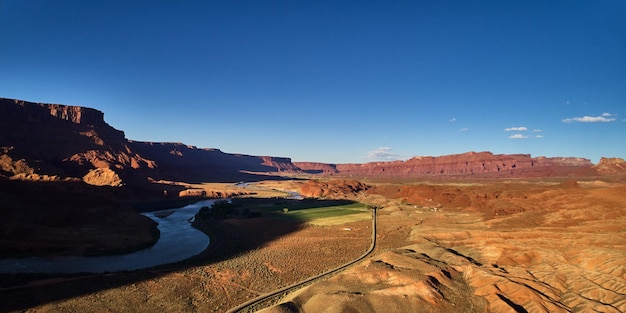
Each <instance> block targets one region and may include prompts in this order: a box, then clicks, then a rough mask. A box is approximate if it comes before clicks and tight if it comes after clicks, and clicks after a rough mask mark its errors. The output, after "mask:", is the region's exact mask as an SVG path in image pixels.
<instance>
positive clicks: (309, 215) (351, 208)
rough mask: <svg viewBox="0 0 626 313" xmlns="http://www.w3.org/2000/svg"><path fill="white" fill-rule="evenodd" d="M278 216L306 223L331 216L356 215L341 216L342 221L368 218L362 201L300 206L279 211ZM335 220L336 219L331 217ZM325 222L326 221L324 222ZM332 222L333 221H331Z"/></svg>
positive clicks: (329, 218) (327, 219) (328, 219)
mask: <svg viewBox="0 0 626 313" xmlns="http://www.w3.org/2000/svg"><path fill="white" fill-rule="evenodd" d="M279 212H280V213H279V214H280V216H283V217H285V218H289V219H294V220H297V221H300V222H304V223H308V222H314V221H320V222H321V221H322V220H326V221H330V220H331V218H337V217H347V215H358V216H352V217H348V218H342V219H341V220H342V221H350V220H362V219H364V218H369V216H370V214H369V211H368V210H367V208H366V206H365V204H363V203H351V204H346V205H337V206H329V207H321V208H302V209H296V210H289V211H287V213H284V212H282V211H279ZM332 220H337V219H332ZM324 224H326V223H324ZM333 224H334V223H333Z"/></svg>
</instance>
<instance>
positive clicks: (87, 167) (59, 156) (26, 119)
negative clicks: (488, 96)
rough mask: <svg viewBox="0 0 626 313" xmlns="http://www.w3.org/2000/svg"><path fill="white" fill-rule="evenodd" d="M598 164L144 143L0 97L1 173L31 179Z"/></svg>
mask: <svg viewBox="0 0 626 313" xmlns="http://www.w3.org/2000/svg"><path fill="white" fill-rule="evenodd" d="M601 163H602V164H599V165H598V166H594V164H592V163H591V161H590V160H588V159H584V158H573V157H566V158H561V157H557V158H546V157H535V158H533V157H531V156H530V155H528V154H493V153H491V152H468V153H463V154H455V155H444V156H437V157H433V156H420V157H414V158H411V159H409V160H406V161H389V162H369V163H362V164H327V163H317V162H292V161H291V159H290V158H286V157H272V156H252V155H244V154H231V153H224V152H222V151H220V150H219V149H210V148H204V149H203V148H197V147H195V146H189V145H185V144H183V143H160V142H141V141H133V140H128V139H126V137H125V135H124V132H123V131H120V130H117V129H115V128H113V127H111V126H110V125H109V124H107V123H106V122H105V121H104V113H102V112H100V111H98V110H95V109H91V108H85V107H79V106H68V105H60V104H42V103H33V102H28V101H23V100H15V99H5V98H0V177H2V176H4V177H7V178H8V177H13V178H19V179H30V180H61V179H82V180H84V181H86V182H88V183H90V184H97V185H107V184H108V185H121V184H122V181H134V182H139V181H143V182H145V181H148V180H151V181H154V180H169V181H185V182H210V181H224V182H228V181H238V180H247V179H251V177H252V176H251V175H250V173H263V174H268V173H277V172H278V173H289V174H313V175H320V176H327V175H333V176H355V177H359V176H383V177H387V176H388V177H427V178H428V177H544V176H550V177H555V176H574V175H578V176H590V175H599V174H613V173H617V172H622V171H625V169H626V166H625V165H624V164H623V163H624V162H623V160H622V159H619V158H611V159H606V160H605V161H604V162H601ZM96 170H97V171H96Z"/></svg>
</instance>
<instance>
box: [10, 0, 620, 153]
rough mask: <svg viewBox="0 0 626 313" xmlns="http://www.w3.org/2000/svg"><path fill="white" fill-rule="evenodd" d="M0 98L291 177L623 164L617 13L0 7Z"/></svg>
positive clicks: (14, 0) (510, 7) (294, 6)
mask: <svg viewBox="0 0 626 313" xmlns="http://www.w3.org/2000/svg"><path fill="white" fill-rule="evenodd" d="M0 43H1V44H0V97H6V98H17V99H22V100H28V101H34V102H46V103H60V104H68V105H80V106H86V107H92V108H96V109H98V110H101V111H103V112H104V113H105V120H106V121H107V122H108V123H109V124H111V125H112V126H113V127H115V128H118V129H121V130H124V131H125V132H126V137H127V138H129V139H133V140H145V141H173V142H184V143H186V144H190V145H195V146H198V147H205V148H218V149H221V150H222V151H224V152H229V153H242V154H251V155H272V156H284V157H291V158H292V159H293V160H294V161H318V162H327V163H363V162H369V161H377V160H393V159H407V158H410V157H412V156H419V155H422V156H423V155H432V156H437V155H445V154H455V153H463V152H468V151H492V152H494V153H528V154H532V155H533V156H574V157H585V158H589V159H591V160H592V161H593V162H597V161H598V160H599V158H600V157H601V156H607V157H622V158H626V2H625V1H622V0H613V1H604V0H598V1H569V0H568V1H532V0H531V1H117V0H107V1H99V0H94V1H78V0H77V1H67V0H47V1H46V0H29V1H23V0H0Z"/></svg>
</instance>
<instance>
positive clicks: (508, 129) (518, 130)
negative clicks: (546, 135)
mask: <svg viewBox="0 0 626 313" xmlns="http://www.w3.org/2000/svg"><path fill="white" fill-rule="evenodd" d="M527 130H528V128H526V127H524V126H520V127H509V128H505V129H504V131H507V132H510V131H516V132H523V131H527Z"/></svg>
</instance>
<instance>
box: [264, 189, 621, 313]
mask: <svg viewBox="0 0 626 313" xmlns="http://www.w3.org/2000/svg"><path fill="white" fill-rule="evenodd" d="M367 200H368V201H372V202H377V203H378V204H380V205H383V206H384V208H383V209H382V210H380V211H379V235H378V236H379V238H378V239H379V248H378V251H379V253H378V254H377V255H375V256H374V257H371V258H370V259H369V260H367V261H365V262H362V263H361V264H359V265H357V266H355V267H353V268H352V269H350V270H348V271H346V272H344V273H343V274H340V275H337V276H335V277H333V278H331V279H329V280H327V281H325V282H320V283H317V284H314V285H312V286H310V287H308V288H306V289H304V290H301V291H300V292H297V293H295V294H293V295H290V296H288V297H287V298H286V299H284V303H283V304H282V305H279V306H277V307H274V308H271V309H268V310H267V312H321V311H324V312H624V311H626V292H625V291H626V271H625V268H626V267H625V266H624V265H625V263H624V262H625V261H624V260H626V246H625V245H624V243H625V242H626V234H625V233H624V230H625V229H626V218H625V214H626V185H625V184H623V183H606V182H600V181H587V182H584V181H581V182H576V181H570V182H565V183H542V182H535V183H529V182H526V181H522V182H509V183H499V182H486V183H475V184H471V185H470V184H449V185H448V184H446V185H441V184H436V185H432V184H430V185H429V184H412V185H408V184H402V185H393V184H391V185H390V184H385V185H379V186H375V187H374V188H373V189H370V190H368V196H367Z"/></svg>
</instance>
